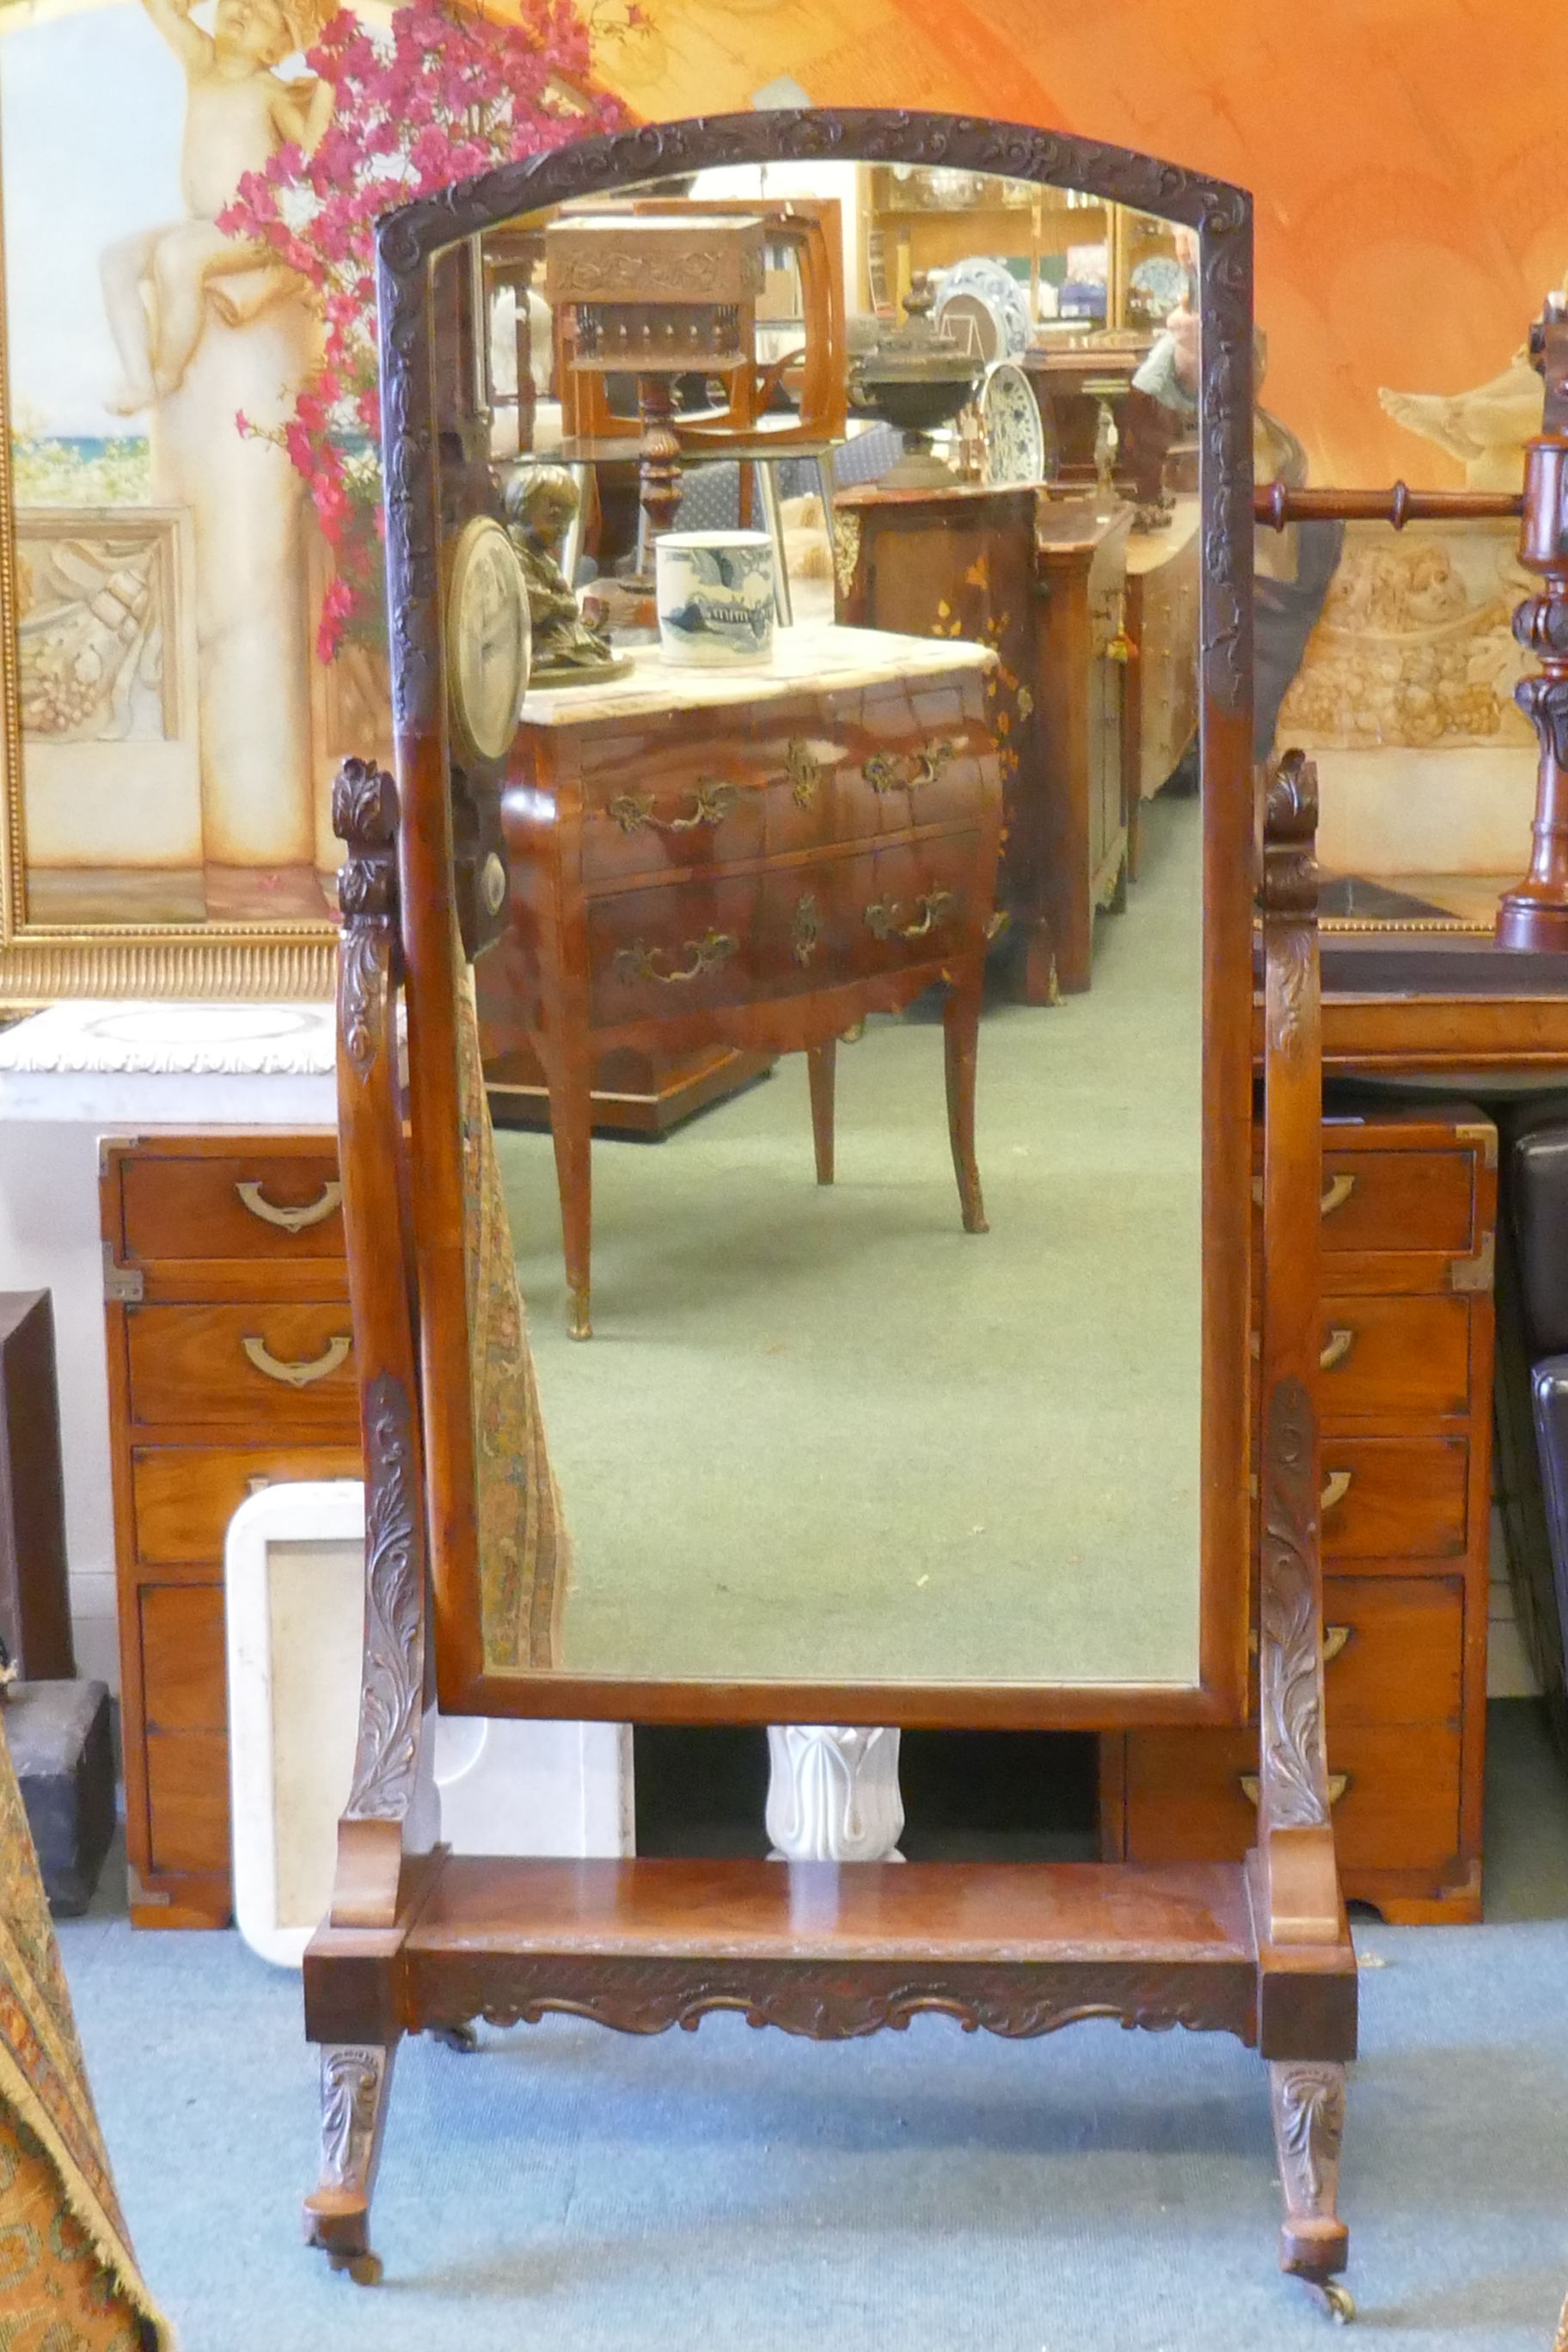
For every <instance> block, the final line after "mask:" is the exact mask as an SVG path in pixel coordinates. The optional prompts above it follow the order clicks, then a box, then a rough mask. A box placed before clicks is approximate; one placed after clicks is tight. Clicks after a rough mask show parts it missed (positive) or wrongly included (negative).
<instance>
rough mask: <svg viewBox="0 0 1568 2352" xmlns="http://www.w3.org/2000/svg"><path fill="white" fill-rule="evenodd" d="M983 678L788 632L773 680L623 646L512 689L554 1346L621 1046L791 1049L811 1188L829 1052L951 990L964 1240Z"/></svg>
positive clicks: (575, 1271)
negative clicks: (802, 1096)
mask: <svg viewBox="0 0 1568 2352" xmlns="http://www.w3.org/2000/svg"><path fill="white" fill-rule="evenodd" d="M990 667H991V657H990V656H988V655H986V654H984V653H982V652H981V651H979V650H978V649H977V648H976V647H975V646H971V645H955V646H951V647H949V648H947V649H945V650H943V649H941V648H938V647H935V646H922V645H920V644H918V643H915V642H913V641H911V640H910V639H907V638H897V637H888V636H879V635H874V634H871V633H868V632H858V631H850V630H847V629H835V628H826V627H821V628H817V629H811V628H807V627H801V628H796V629H790V630H784V631H781V632H780V635H779V639H778V644H777V648H776V654H775V660H774V663H773V667H772V668H771V669H759V670H756V671H741V672H738V673H734V674H731V672H729V671H726V670H713V669H692V668H678V667H665V666H662V665H661V664H660V662H659V661H658V656H657V655H656V654H642V653H639V654H638V656H637V667H636V668H635V671H634V673H633V674H632V675H631V676H629V677H623V678H620V679H617V680H616V681H615V682H614V683H613V684H610V685H608V686H606V687H605V688H580V689H578V690H576V691H575V692H574V691H573V690H571V689H557V690H553V691H545V692H542V693H540V694H537V695H534V696H531V698H530V699H529V703H528V706H527V709H526V710H525V713H524V717H523V721H522V724H521V727H520V729H519V730H518V736H517V741H516V744H515V746H514V750H513V755H512V766H511V771H510V775H509V778H508V782H507V787H506V791H505V793H504V796H503V800H502V822H503V824H504V827H505V832H506V841H507V846H508V849H509V852H510V858H511V887H510V908H511V919H512V927H513V940H514V948H513V955H512V966H511V969H512V971H513V972H514V974H515V976H516V993H515V997H514V1004H515V1008H516V1018H517V1020H518V1023H519V1024H520V1026H521V1027H522V1028H524V1029H525V1030H526V1031H527V1033H528V1034H529V1037H530V1042H531V1045H532V1047H533V1050H534V1051H535V1053H536V1054H537V1055H538V1057H539V1060H540V1063H541V1064H542V1067H543V1070H544V1074H545V1078H546V1082H547V1086H548V1089H549V1099H550V1124H551V1130H552V1139H553V1142H554V1150H555V1163H556V1172H557V1177H558V1181H559V1189H560V1196H561V1221H562V1233H563V1255H564V1258H565V1265H566V1280H567V1289H568V1293H569V1297H570V1314H571V1325H572V1329H573V1332H574V1336H575V1337H577V1338H580V1339H585V1338H587V1337H588V1335H589V1258H590V1234H591V1223H592V1195H591V1181H590V1135H591V1129H592V1105H591V1093H590V1085H591V1078H592V1073H593V1071H594V1068H595V1064H597V1063H599V1062H600V1061H601V1060H602V1058H603V1057H604V1056H605V1055H608V1054H611V1053H613V1052H616V1051H618V1050H622V1049H632V1050H636V1051H639V1052H662V1051H670V1052H682V1051H689V1050H693V1049H699V1048H706V1047H710V1046H713V1045H730V1046H732V1047H734V1048H736V1049H737V1050H739V1051H741V1052H742V1053H745V1054H748V1055H771V1054H782V1053H791V1052H798V1051H805V1052H807V1053H808V1054H809V1055H811V1099H812V1121H813V1129H814V1140H815V1148H816V1173H817V1181H818V1182H819V1183H829V1182H831V1181H832V1177H833V1089H834V1052H835V1043H836V1040H837V1038H838V1037H839V1036H841V1035H842V1034H844V1033H845V1032H846V1031H847V1030H848V1029H850V1028H851V1027H852V1026H853V1025H854V1024H856V1023H857V1022H858V1021H861V1020H863V1019H864V1017H865V1016H866V1014H867V1013H871V1012H891V1011H897V1010H899V1009H900V1008H901V1007H902V1006H904V1005H906V1004H908V1003H910V1002H911V1001H912V999H913V998H914V997H915V996H917V995H918V994H919V993H920V992H921V990H923V989H925V988H927V987H930V986H931V984H932V983H933V982H937V981H939V980H951V982H952V984H953V988H952V995H951V996H950V997H949V999H948V1002H947V1005H946V1007H945V1009H944V1012H943V1015H942V1018H943V1024H944V1029H945V1052H946V1064H947V1072H948V1089H949V1093H948V1106H949V1129H950V1133H951V1136H952V1151H953V1159H954V1163H955V1168H956V1171H957V1175H958V1186H959V1195H960V1203H961V1206H962V1211H963V1222H964V1223H965V1225H966V1226H967V1227H968V1228H969V1229H970V1230H972V1231H977V1230H981V1229H982V1227H983V1218H982V1213H981V1208H980V1192H979V1183H978V1179H977V1176H976V1173H975V1168H974V1140H973V1138H974V1124H973V1122H974V1059H975V1039H976V1035H977V1032H978V1024H979V1014H980V998H981V990H982V982H983V976H984V954H985V946H986V941H987V937H988V930H989V925H990V920H991V915H992V909H993V905H994V892H995V874H996V858H997V851H998V845H999V839H1000V834H1001V825H1002V796H1001V792H1000V787H999V782H998V772H997V760H996V753H995V750H994V743H993V739H992V735H991V732H990V730H989V726H988V718H987V710H986V676H987V672H988V670H989V668H990ZM939 1100H940V1096H939V1095H938V1091H937V1080H936V1072H935V1069H934V1067H933V1070H932V1101H933V1111H934V1108H935V1105H936V1103H937V1102H938V1101H939Z"/></svg>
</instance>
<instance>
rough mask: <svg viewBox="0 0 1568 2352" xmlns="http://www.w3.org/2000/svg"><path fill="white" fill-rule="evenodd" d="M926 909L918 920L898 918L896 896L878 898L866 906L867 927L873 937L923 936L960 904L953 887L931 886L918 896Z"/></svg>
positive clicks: (894, 938)
mask: <svg viewBox="0 0 1568 2352" xmlns="http://www.w3.org/2000/svg"><path fill="white" fill-rule="evenodd" d="M915 904H916V906H917V907H919V908H921V909H922V910H923V911H922V913H921V919H920V920H919V922H916V923H900V921H899V920H898V912H899V902H898V900H897V899H896V898H878V899H876V900H874V901H873V903H872V904H871V905H870V906H869V907H868V908H867V909H866V929H868V931H869V932H870V934H871V936H872V938H873V939H874V940H923V939H924V937H925V935H926V933H927V932H928V931H929V930H930V929H931V927H932V925H933V924H936V923H941V922H945V920H946V919H947V918H948V916H949V915H951V914H952V912H953V910H954V908H956V907H957V905H958V901H957V899H956V898H954V897H953V895H952V891H951V890H928V891H927V893H926V895H925V897H924V898H917V899H916V900H915Z"/></svg>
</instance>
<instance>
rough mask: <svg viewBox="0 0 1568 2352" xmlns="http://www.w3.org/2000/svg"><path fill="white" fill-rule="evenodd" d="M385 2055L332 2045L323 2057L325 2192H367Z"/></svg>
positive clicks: (322, 2114) (323, 2162) (322, 2184)
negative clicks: (342, 2190) (346, 2190)
mask: <svg viewBox="0 0 1568 2352" xmlns="http://www.w3.org/2000/svg"><path fill="white" fill-rule="evenodd" d="M386 2067H387V2053H386V2052H385V2051H384V2050H381V2049H376V2048H374V2047H372V2046H366V2047H364V2048H356V2047H352V2046H350V2045H349V2044H347V2043H343V2042H333V2043H329V2044H328V2045H327V2047H325V2048H324V2049H323V2050H322V2052H321V2187H322V2188H323V2189H351V2190H363V2188H364V2187H365V2184H366V2181H367V2179H368V2177H369V2173H370V2168H371V2161H372V2158H373V2157H374V2152H375V2127H376V2116H377V2112H378V2109H379V2106H380V2103H381V2095H382V2087H383V2084H384V2078H385V2074H386Z"/></svg>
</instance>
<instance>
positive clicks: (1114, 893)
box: [1105, 849, 1132, 915]
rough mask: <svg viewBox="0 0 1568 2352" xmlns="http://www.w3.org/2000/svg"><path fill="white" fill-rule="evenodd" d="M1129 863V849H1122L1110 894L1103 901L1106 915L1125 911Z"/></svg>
mask: <svg viewBox="0 0 1568 2352" xmlns="http://www.w3.org/2000/svg"><path fill="white" fill-rule="evenodd" d="M1131 863H1132V853H1131V850H1130V849H1124V850H1123V851H1122V853H1121V865H1120V866H1118V867H1117V869H1116V880H1115V883H1114V885H1113V887H1112V888H1111V893H1110V898H1108V899H1107V900H1106V902H1105V911H1106V913H1107V914H1108V915H1124V914H1125V913H1126V912H1127V877H1128V874H1129V872H1130V870H1131Z"/></svg>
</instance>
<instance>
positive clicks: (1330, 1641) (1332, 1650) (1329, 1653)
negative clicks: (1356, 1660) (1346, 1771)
mask: <svg viewBox="0 0 1568 2352" xmlns="http://www.w3.org/2000/svg"><path fill="white" fill-rule="evenodd" d="M1350 1637H1351V1629H1350V1627H1349V1626H1348V1625H1325V1626H1324V1628H1323V1664H1324V1665H1325V1666H1331V1665H1332V1664H1333V1663H1334V1660H1335V1659H1336V1658H1337V1657H1338V1656H1339V1654H1340V1652H1341V1651H1342V1649H1343V1648H1344V1646H1345V1643H1347V1642H1348V1641H1349V1640H1350ZM1340 1778H1341V1780H1343V1778H1344V1775H1343V1774H1341V1776H1340Z"/></svg>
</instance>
